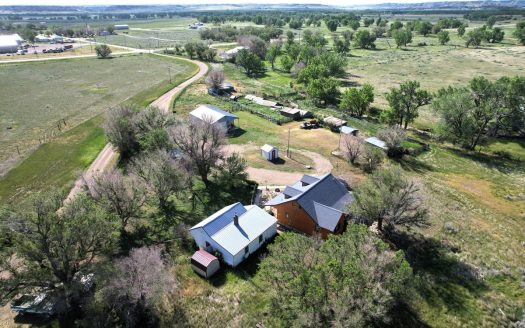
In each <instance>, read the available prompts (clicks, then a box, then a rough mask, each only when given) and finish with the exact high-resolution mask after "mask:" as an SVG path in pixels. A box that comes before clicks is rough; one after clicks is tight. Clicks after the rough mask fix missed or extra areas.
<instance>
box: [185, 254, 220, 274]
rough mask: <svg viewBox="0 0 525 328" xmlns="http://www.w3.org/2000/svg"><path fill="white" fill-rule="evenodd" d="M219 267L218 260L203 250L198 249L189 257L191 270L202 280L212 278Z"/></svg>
mask: <svg viewBox="0 0 525 328" xmlns="http://www.w3.org/2000/svg"><path fill="white" fill-rule="evenodd" d="M220 267H221V264H220V263H219V259H218V258H216V257H215V256H213V255H211V254H210V253H208V252H206V251H205V250H203V249H199V250H198V251H196V252H195V253H194V254H193V256H192V257H191V268H192V269H193V271H195V272H197V273H198V274H200V275H201V276H203V277H204V278H209V277H211V276H213V275H214V274H215V273H216V272H217V271H219V269H220Z"/></svg>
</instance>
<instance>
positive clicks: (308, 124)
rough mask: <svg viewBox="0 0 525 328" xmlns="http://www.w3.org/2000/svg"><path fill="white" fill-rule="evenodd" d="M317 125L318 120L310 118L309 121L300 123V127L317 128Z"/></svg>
mask: <svg viewBox="0 0 525 328" xmlns="http://www.w3.org/2000/svg"><path fill="white" fill-rule="evenodd" d="M318 127H319V122H317V120H310V121H309V122H303V123H301V125H300V128H301V129H306V130H309V129H317V128H318Z"/></svg>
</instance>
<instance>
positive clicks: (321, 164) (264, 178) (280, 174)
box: [223, 144, 333, 185]
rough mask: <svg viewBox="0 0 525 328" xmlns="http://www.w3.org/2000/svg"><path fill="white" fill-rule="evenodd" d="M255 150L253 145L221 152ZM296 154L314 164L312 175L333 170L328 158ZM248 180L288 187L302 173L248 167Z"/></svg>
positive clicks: (228, 146)
mask: <svg viewBox="0 0 525 328" xmlns="http://www.w3.org/2000/svg"><path fill="white" fill-rule="evenodd" d="M253 148H257V146H255V145H251V144H248V145H225V146H224V147H223V151H224V153H225V154H226V155H229V154H232V153H239V154H241V155H242V154H243V153H244V152H246V151H247V150H250V149H253ZM296 152H298V153H300V154H302V155H304V156H307V157H310V158H311V159H312V161H313V162H314V170H315V172H312V174H317V175H322V174H326V173H330V172H331V171H332V169H333V166H332V163H330V160H328V158H326V157H324V156H322V155H319V154H318V153H314V152H311V151H307V150H296ZM246 171H247V172H248V176H249V177H250V180H253V181H256V182H258V183H260V184H263V185H289V184H293V183H294V182H296V181H298V180H299V179H301V177H302V176H303V174H304V173H301V172H284V171H278V170H270V169H261V168H254V167H248V169H247V170H246Z"/></svg>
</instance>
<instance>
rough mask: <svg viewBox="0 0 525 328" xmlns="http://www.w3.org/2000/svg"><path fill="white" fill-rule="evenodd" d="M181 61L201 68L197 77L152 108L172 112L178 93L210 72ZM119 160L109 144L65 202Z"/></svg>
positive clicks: (154, 103)
mask: <svg viewBox="0 0 525 328" xmlns="http://www.w3.org/2000/svg"><path fill="white" fill-rule="evenodd" d="M156 55H157V56H162V57H169V58H173V57H172V56H167V55H163V54H156ZM177 58H179V57H177ZM179 59H182V60H186V61H189V62H192V63H194V64H196V65H197V66H198V67H199V71H198V72H197V73H196V74H195V75H193V76H192V77H191V78H189V79H188V80H186V81H184V82H183V83H181V84H179V85H178V86H176V87H175V88H173V89H171V90H170V91H168V92H166V93H165V94H163V95H162V96H160V97H159V98H158V99H157V100H155V101H154V102H152V103H151V106H157V107H158V108H160V109H161V110H163V111H164V112H168V111H170V108H171V100H172V99H173V97H174V96H175V95H176V94H177V93H179V92H181V91H182V90H184V88H186V87H187V86H188V85H190V84H192V83H193V82H195V81H197V80H198V79H200V78H201V77H203V76H204V75H206V73H207V72H208V65H206V64H205V63H202V62H199V61H196V60H190V59H187V58H179ZM117 159H118V153H117V151H116V150H115V149H114V148H113V146H112V145H111V144H109V143H108V144H107V145H106V146H105V147H104V148H103V149H102V151H101V152H100V153H99V154H98V156H97V158H95V160H94V161H93V163H91V165H90V166H89V167H88V169H87V170H86V172H85V173H84V174H83V175H82V176H81V177H80V178H78V179H77V181H75V185H74V186H73V188H72V189H71V191H70V192H69V194H68V196H67V198H66V200H65V203H68V202H70V201H71V200H72V199H74V198H75V196H76V195H78V193H80V192H81V191H82V189H83V188H84V186H85V185H86V183H89V181H90V180H91V178H92V177H93V176H94V175H95V174H96V173H98V172H103V171H105V170H106V169H108V168H109V167H111V166H112V165H114V164H115V163H116V162H117Z"/></svg>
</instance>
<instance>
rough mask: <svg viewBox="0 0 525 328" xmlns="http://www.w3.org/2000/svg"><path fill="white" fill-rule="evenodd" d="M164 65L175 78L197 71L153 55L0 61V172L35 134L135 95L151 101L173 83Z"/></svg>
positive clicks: (25, 148)
mask: <svg viewBox="0 0 525 328" xmlns="http://www.w3.org/2000/svg"><path fill="white" fill-rule="evenodd" d="M168 66H170V67H171V72H172V78H173V82H174V83H178V82H180V81H181V80H185V79H186V78H188V77H189V76H191V75H192V74H193V73H194V72H195V70H196V66H195V65H194V64H192V63H190V62H187V61H183V60H178V59H170V58H166V57H160V56H154V55H134V56H124V57H118V58H114V59H109V60H99V59H96V58H82V59H72V60H70V59H66V60H57V61H48V62H32V63H19V64H5V65H0V108H2V111H1V112H0V140H2V143H1V145H0V174H1V173H2V172H4V173H5V172H6V171H7V170H8V169H9V168H10V167H11V165H12V164H13V161H12V159H13V158H14V157H16V154H17V150H16V147H17V146H18V147H19V150H20V152H21V155H22V157H25V156H27V155H28V154H29V152H30V150H31V149H33V147H34V146H35V145H38V144H39V139H44V137H45V138H46V139H47V138H49V137H51V136H52V135H57V134H60V133H63V132H64V129H65V130H68V129H71V128H73V127H75V126H76V125H78V124H79V123H81V122H84V121H86V120H87V119H90V118H92V117H94V116H96V115H99V114H100V113H103V112H104V111H106V110H107V109H108V108H110V107H113V106H115V105H118V104H120V103H121V102H123V101H125V100H127V99H129V98H130V97H131V96H133V95H135V94H139V95H138V96H136V97H134V98H133V99H134V100H135V101H136V102H138V103H139V104H141V105H145V104H147V103H149V102H151V101H152V100H153V99H155V98H156V97H158V96H159V95H161V94H162V93H163V92H165V91H167V90H168V89H169V88H171V87H172V86H173V85H171V86H170V85H169V76H168V72H167V68H168ZM139 99H140V101H138V100H139ZM63 120H65V122H66V125H65V126H64V125H63V124H62V123H63ZM59 122H61V124H60V130H61V131H60V130H59V128H58V123H59Z"/></svg>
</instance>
